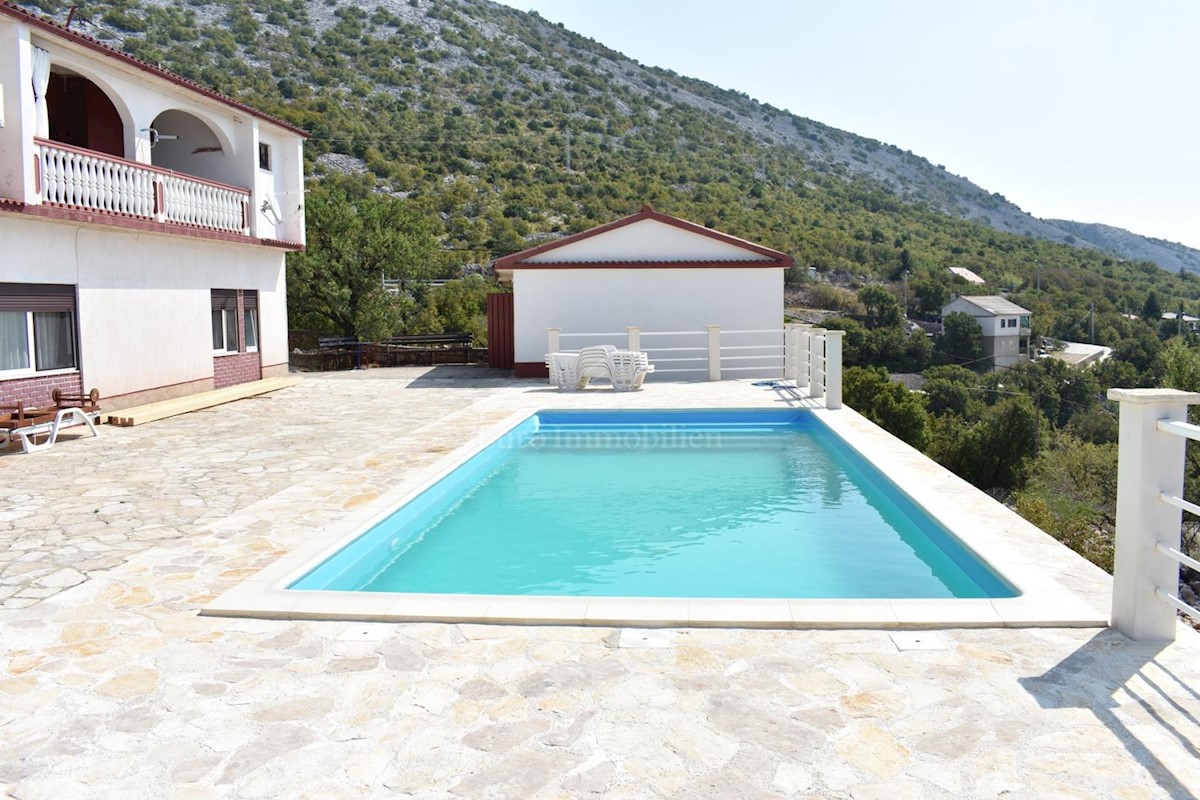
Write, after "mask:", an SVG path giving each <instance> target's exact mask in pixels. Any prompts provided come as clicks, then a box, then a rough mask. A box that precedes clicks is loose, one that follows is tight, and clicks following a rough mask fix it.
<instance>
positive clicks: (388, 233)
mask: <svg viewBox="0 0 1200 800" xmlns="http://www.w3.org/2000/svg"><path fill="white" fill-rule="evenodd" d="M306 206H307V220H308V248H307V250H306V251H305V252H303V253H296V254H293V255H292V256H290V257H289V258H288V312H289V314H290V315H292V318H293V319H295V320H297V321H299V322H301V324H309V325H312V326H314V327H319V328H322V329H328V330H334V331H337V332H339V333H342V334H344V335H346V336H357V337H358V338H359V339H360V340H363V341H378V340H379V339H382V338H386V337H387V336H391V335H393V334H394V333H395V332H396V330H397V329H398V328H399V326H400V324H401V303H400V301H399V300H397V299H396V298H395V297H393V296H392V295H390V294H388V293H387V292H385V291H384V290H383V286H382V282H381V278H383V277H385V276H386V277H389V278H395V279H399V280H400V281H401V282H402V285H403V282H406V281H413V280H416V279H419V278H422V277H424V276H425V274H426V272H427V270H428V269H429V268H430V267H431V266H432V265H433V262H434V256H435V253H436V247H437V243H436V241H435V239H434V237H433V227H432V224H431V223H430V222H429V220H427V219H426V218H425V217H424V216H423V215H421V214H420V213H418V212H417V211H416V209H415V208H414V207H413V206H412V205H411V204H410V203H408V202H406V201H403V200H397V199H395V198H393V197H390V196H388V195H383V194H377V193H375V192H373V191H371V190H370V188H369V187H365V186H364V185H363V184H362V183H359V182H355V181H352V180H348V179H342V180H330V181H326V182H325V183H322V184H318V185H317V186H316V188H314V189H313V190H312V191H311V192H310V193H309V195H308V198H307V202H306Z"/></svg>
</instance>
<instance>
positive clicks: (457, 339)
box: [383, 333, 472, 365]
mask: <svg viewBox="0 0 1200 800" xmlns="http://www.w3.org/2000/svg"><path fill="white" fill-rule="evenodd" d="M471 342H472V336H471V334H469V333H417V334H412V335H409V336H393V337H391V338H389V339H384V340H383V344H384V345H385V346H387V347H399V348H402V349H404V350H420V351H421V352H424V353H426V354H428V356H429V364H430V365H432V364H433V357H434V355H435V354H436V353H437V352H439V351H444V350H450V351H457V350H461V351H462V363H464V364H468V363H470V361H471Z"/></svg>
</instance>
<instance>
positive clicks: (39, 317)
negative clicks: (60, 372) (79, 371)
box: [33, 311, 75, 371]
mask: <svg viewBox="0 0 1200 800" xmlns="http://www.w3.org/2000/svg"><path fill="white" fill-rule="evenodd" d="M74 317H75V315H74V314H72V313H71V312H70V311H35V312H33V349H34V352H35V354H36V355H35V358H34V362H35V363H36V364H37V369H38V370H39V371H44V370H51V369H72V368H73V367H74V366H75V320H74Z"/></svg>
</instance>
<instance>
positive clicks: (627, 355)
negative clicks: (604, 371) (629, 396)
mask: <svg viewBox="0 0 1200 800" xmlns="http://www.w3.org/2000/svg"><path fill="white" fill-rule="evenodd" d="M609 371H610V372H609V374H610V377H611V379H612V385H613V388H614V389H616V390H617V391H621V392H634V391H637V390H638V389H641V388H642V381H644V380H645V379H646V375H647V373H650V372H653V371H654V367H653V366H651V365H650V357H649V356H648V355H646V354H645V353H642V352H638V351H637V350H616V351H614V352H613V353H612V354H611V356H610V358H609Z"/></svg>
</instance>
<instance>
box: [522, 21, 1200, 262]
mask: <svg viewBox="0 0 1200 800" xmlns="http://www.w3.org/2000/svg"><path fill="white" fill-rule="evenodd" d="M504 1H505V2H506V3H507V5H510V6H514V7H516V8H519V9H521V10H523V11H529V10H536V11H537V12H538V13H539V14H541V15H542V16H543V17H545V18H547V19H549V20H550V21H552V22H561V23H563V24H564V25H565V26H566V27H567V28H570V29H571V30H574V31H576V32H577V33H580V34H583V35H584V36H588V37H591V38H593V39H595V40H597V41H599V42H602V43H603V44H605V45H607V46H609V47H611V48H613V49H614V50H618V51H620V52H622V53H624V54H625V55H627V56H629V57H631V58H634V59H636V60H638V61H640V62H642V63H643V64H647V65H653V66H658V67H664V68H667V69H672V70H675V71H676V72H678V73H681V74H683V75H688V76H691V77H695V78H701V79H703V80H706V81H709V82H711V83H714V84H716V85H718V86H721V87H724V88H727V89H737V90H739V91H743V92H745V93H747V94H749V95H750V96H751V97H753V98H755V99H757V100H760V101H762V102H766V103H770V104H772V105H774V106H777V107H779V108H785V109H787V110H788V111H791V112H793V113H795V114H799V115H800V116H803V117H808V118H810V119H815V120H817V121H819V122H823V123H825V124H827V125H832V126H834V127H837V128H842V129H843V130H849V131H852V132H854V133H857V134H861V135H863V136H868V137H871V138H873V139H879V140H881V141H884V142H887V143H889V144H894V145H897V146H899V147H900V148H902V149H905V150H912V151H913V152H914V153H917V154H918V155H922V156H924V157H926V158H928V159H929V160H930V161H932V162H933V163H935V164H944V165H945V166H946V168H947V169H948V170H950V171H951V172H954V173H957V174H959V175H963V176H966V177H967V178H969V179H970V180H972V181H973V182H975V183H976V184H978V185H980V186H982V187H984V188H985V189H987V190H988V191H990V192H1000V193H1001V194H1003V195H1004V196H1005V197H1007V198H1008V199H1009V200H1011V201H1013V202H1014V203H1016V204H1017V205H1019V206H1021V208H1023V209H1025V210H1026V211H1029V212H1030V213H1032V214H1033V215H1034V216H1038V217H1053V218H1064V219H1074V220H1078V221H1080V222H1103V223H1107V224H1109V225H1117V226H1119V227H1122V228H1128V229H1130V230H1132V231H1135V232H1137V233H1141V234H1144V235H1147V236H1155V237H1158V238H1162V239H1168V240H1170V241H1178V242H1183V243H1184V244H1187V245H1190V246H1192V247H1200V155H1198V153H1200V2H1196V0H1142V1H1141V2H1138V1H1136V0H1075V1H1072V0H1004V2H987V3H985V2H980V1H979V0H832V2H830V0H820V1H819V2H814V1H813V0H795V1H794V2H768V1H767V0H736V1H735V0H724V2H718V1H717V0H504Z"/></svg>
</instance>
